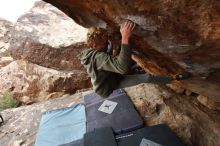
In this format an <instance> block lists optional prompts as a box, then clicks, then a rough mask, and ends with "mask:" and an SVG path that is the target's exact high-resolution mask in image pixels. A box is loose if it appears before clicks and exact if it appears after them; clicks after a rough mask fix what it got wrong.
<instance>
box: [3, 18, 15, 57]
mask: <svg viewBox="0 0 220 146" xmlns="http://www.w3.org/2000/svg"><path fill="white" fill-rule="evenodd" d="M12 26H13V24H12V23H11V22H9V21H6V20H3V19H0V57H2V56H8V55H9V53H8V52H7V50H8V47H9V38H10V35H9V34H10V33H9V32H10V30H11V28H12Z"/></svg>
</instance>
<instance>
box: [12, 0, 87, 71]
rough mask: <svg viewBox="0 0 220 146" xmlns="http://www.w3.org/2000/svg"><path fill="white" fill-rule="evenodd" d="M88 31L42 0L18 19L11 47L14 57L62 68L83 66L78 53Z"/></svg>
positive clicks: (70, 68)
mask: <svg viewBox="0 0 220 146" xmlns="http://www.w3.org/2000/svg"><path fill="white" fill-rule="evenodd" d="M86 31H87V30H86V29H85V28H83V27H81V26H79V25H78V24H76V23H75V22H74V21H73V20H72V19H70V18H69V17H67V16H66V15H65V14H64V13H63V12H61V11H59V10H58V9H57V8H55V7H53V6H51V5H50V4H46V3H45V2H42V1H39V2H36V3H35V5H34V7H33V8H32V9H31V11H30V12H28V13H26V14H24V15H23V16H21V17H20V18H19V19H18V21H17V22H16V24H15V26H14V27H13V29H12V31H11V40H10V44H11V45H10V48H9V49H10V51H11V55H12V56H13V58H15V59H26V60H28V61H30V62H33V63H35V64H38V65H41V66H45V67H49V68H56V69H61V70H72V69H82V66H81V65H80V62H79V60H78V58H77V55H78V54H79V52H80V51H81V50H82V49H83V48H85V44H84V43H83V42H84V41H85V37H86Z"/></svg>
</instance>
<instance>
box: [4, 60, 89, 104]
mask: <svg viewBox="0 0 220 146" xmlns="http://www.w3.org/2000/svg"><path fill="white" fill-rule="evenodd" d="M0 80H1V82H0V89H1V90H0V93H4V92H5V91H11V92H12V93H13V94H14V96H15V97H16V98H17V99H18V100H19V101H22V102H23V103H26V104H28V103H32V102H38V101H42V100H46V99H49V98H56V97H60V96H61V95H63V94H64V93H74V92H76V91H77V90H80V89H84V88H89V87H90V80H89V79H88V77H87V74H86V73H84V72H83V71H79V70H72V71H71V72H69V71H57V70H54V69H48V68H45V67H42V66H39V65H36V64H32V63H28V62H26V61H22V60H17V61H14V62H12V63H10V64H9V65H7V66H5V67H3V68H1V69H0Z"/></svg>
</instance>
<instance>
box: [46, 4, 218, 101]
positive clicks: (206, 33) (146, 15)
mask: <svg viewBox="0 0 220 146" xmlns="http://www.w3.org/2000/svg"><path fill="white" fill-rule="evenodd" d="M44 1H46V2H49V3H52V4H53V5H54V6H56V7H57V8H59V9H61V10H62V11H63V12H65V13H66V14H67V15H69V16H70V17H71V18H73V19H74V20H75V21H76V22H77V23H79V24H81V25H83V26H85V27H89V26H93V25H96V26H102V27H106V28H108V29H109V31H110V32H111V33H112V35H113V36H114V38H112V39H120V35H119V32H118V30H119V25H120V23H121V22H123V21H124V20H125V19H130V20H132V21H134V22H135V23H136V24H137V28H136V30H135V36H134V38H133V45H134V47H135V48H137V49H139V50H142V51H143V52H145V54H146V57H147V58H148V59H149V60H150V61H151V62H152V63H153V64H156V65H157V66H159V67H160V68H162V69H165V70H166V71H167V73H168V74H172V73H177V72H179V71H181V70H182V69H186V70H188V71H190V72H192V73H193V74H194V75H195V77H194V78H193V79H191V80H188V81H186V82H183V84H184V86H185V87H187V88H188V89H190V90H191V91H193V92H196V93H199V94H202V95H204V96H208V97H210V98H211V99H212V100H215V101H220V96H219V91H220V82H219V81H220V71H219V69H220V48H219V46H220V42H219V39H220V17H219V16H220V11H219V10H220V2H219V1H218V0H197V1H195V0H192V1H188V0H159V1H154V0H137V1H128V0H111V1H103V0H96V1H94V0H87V1H81V0H62V1H61V0H44Z"/></svg>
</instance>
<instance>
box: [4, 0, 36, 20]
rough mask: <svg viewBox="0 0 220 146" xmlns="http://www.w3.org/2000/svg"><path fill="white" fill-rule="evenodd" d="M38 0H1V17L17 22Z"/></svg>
mask: <svg viewBox="0 0 220 146" xmlns="http://www.w3.org/2000/svg"><path fill="white" fill-rule="evenodd" d="M35 1H36V0H0V18H4V19H6V20H8V21H11V22H15V21H16V20H17V19H18V17H19V16H21V15H22V14H24V13H25V12H27V11H29V10H30V9H31V8H32V6H33V4H34V2H35Z"/></svg>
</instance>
